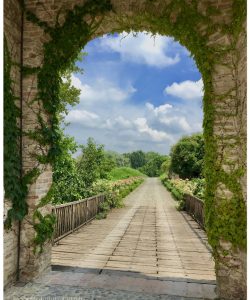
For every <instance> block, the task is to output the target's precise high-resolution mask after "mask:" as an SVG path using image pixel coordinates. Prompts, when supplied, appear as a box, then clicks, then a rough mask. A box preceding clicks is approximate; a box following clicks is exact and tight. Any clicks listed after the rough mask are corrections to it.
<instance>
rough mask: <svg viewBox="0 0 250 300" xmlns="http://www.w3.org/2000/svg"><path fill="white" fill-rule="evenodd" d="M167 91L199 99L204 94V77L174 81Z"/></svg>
mask: <svg viewBox="0 0 250 300" xmlns="http://www.w3.org/2000/svg"><path fill="white" fill-rule="evenodd" d="M165 93H166V94H169V95H172V96H175V97H179V98H182V99H187V100H192V99H199V98H201V97H202V96H203V82H202V79H200V80H198V81H191V80H186V81H182V82H180V83H177V82H174V83H173V84H171V85H169V86H167V87H166V88H165Z"/></svg>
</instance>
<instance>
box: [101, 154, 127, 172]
mask: <svg viewBox="0 0 250 300" xmlns="http://www.w3.org/2000/svg"><path fill="white" fill-rule="evenodd" d="M105 155H107V156H108V157H109V158H110V159H111V160H112V161H113V162H114V163H115V166H116V167H118V168H119V167H130V160H129V157H128V156H127V155H126V154H120V153H118V152H116V151H105Z"/></svg>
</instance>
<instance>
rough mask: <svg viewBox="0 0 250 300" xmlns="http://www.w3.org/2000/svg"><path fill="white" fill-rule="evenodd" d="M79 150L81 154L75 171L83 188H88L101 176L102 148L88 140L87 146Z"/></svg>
mask: <svg viewBox="0 0 250 300" xmlns="http://www.w3.org/2000/svg"><path fill="white" fill-rule="evenodd" d="M81 148H82V154H81V156H80V158H79V159H78V162H77V169H78V172H79V174H80V176H81V180H82V181H83V182H84V183H85V187H86V188H90V187H91V186H92V184H93V183H94V182H95V181H96V180H97V179H100V178H101V176H103V172H104V170H102V163H103V160H104V147H103V145H98V144H96V142H95V141H94V139H92V138H88V141H87V145H86V146H84V145H82V146H81Z"/></svg>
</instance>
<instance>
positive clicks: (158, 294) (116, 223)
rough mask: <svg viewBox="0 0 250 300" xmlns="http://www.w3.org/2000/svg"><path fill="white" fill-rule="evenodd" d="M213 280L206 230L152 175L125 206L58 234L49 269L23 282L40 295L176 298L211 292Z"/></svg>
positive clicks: (207, 296)
mask: <svg viewBox="0 0 250 300" xmlns="http://www.w3.org/2000/svg"><path fill="white" fill-rule="evenodd" d="M215 287H216V281H215V272H214V262H213V259H212V256H211V252H210V249H209V246H208V244H207V238H206V234H205V232H204V231H203V230H202V229H200V228H199V226H198V224H197V223H196V222H194V221H193V220H192V218H191V217H190V216H188V215H187V214H186V213H185V212H179V211H177V210H176V202H175V201H174V200H173V199H172V197H171V195H170V193H169V192H168V191H166V189H165V187H164V186H163V185H162V184H161V182H160V180H159V179H157V178H148V179H146V180H145V182H144V183H143V184H142V185H141V186H140V187H138V188H137V189H136V190H135V191H134V192H132V193H131V194H130V195H129V196H127V197H126V200H125V206H124V207H123V208H119V209H114V210H112V211H111V212H110V213H109V214H108V217H107V218H106V219H103V220H93V221H92V222H91V223H89V224H88V225H86V226H84V227H82V228H80V229H79V230H78V231H76V232H75V233H73V234H71V235H69V236H67V237H65V238H64V239H62V240H60V241H59V245H56V246H54V247H53V251H52V271H51V272H48V273H46V274H44V275H43V276H42V277H40V278H38V279H37V280H34V281H33V282H32V283H29V284H27V285H26V286H25V287H22V288H21V289H22V295H29V290H32V293H31V294H30V295H32V296H37V297H38V296H40V297H41V296H54V297H55V296H57V297H62V296H64V297H66V296H67V297H76V298H75V299H117V300H118V299H119V300H120V299H131V300H133V299H145V300H147V299H176V300H179V299H214V298H215V297H216V294H215ZM15 289H16V295H18V293H19V292H20V288H17V287H16V288H15ZM18 290H19V292H18ZM25 290H26V294H25ZM77 297H79V298H77ZM6 299H11V298H6ZM17 299H18V298H17ZM20 299H22V298H20ZM58 299H60V298H58Z"/></svg>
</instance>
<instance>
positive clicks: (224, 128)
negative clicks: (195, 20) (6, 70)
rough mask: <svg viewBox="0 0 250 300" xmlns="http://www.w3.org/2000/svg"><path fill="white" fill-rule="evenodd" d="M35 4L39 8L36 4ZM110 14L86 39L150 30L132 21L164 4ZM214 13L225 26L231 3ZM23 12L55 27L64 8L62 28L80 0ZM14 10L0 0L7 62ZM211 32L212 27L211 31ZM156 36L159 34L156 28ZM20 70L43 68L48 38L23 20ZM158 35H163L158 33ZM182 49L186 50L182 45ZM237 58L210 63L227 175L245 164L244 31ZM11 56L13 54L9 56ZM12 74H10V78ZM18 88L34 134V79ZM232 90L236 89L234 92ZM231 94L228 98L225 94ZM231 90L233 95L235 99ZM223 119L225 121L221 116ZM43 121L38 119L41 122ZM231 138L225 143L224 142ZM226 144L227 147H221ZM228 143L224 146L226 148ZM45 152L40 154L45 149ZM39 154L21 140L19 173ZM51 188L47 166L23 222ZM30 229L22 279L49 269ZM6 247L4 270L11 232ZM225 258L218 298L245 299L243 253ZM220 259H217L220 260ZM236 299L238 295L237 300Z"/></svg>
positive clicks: (50, 2) (219, 37)
mask: <svg viewBox="0 0 250 300" xmlns="http://www.w3.org/2000/svg"><path fill="white" fill-rule="evenodd" d="M41 2H42V4H43V5H41ZM111 2H112V3H113V5H114V8H115V10H114V11H113V12H111V13H108V14H107V15H105V17H104V19H103V23H102V26H101V27H100V29H99V31H98V32H96V33H95V35H94V36H93V37H92V38H95V37H96V36H99V35H102V34H105V33H109V32H113V31H117V30H124V29H131V28H132V29H134V30H135V31H136V30H137V31H138V30H148V31H150V30H152V31H153V30H155V29H156V28H155V27H154V24H153V23H154V22H153V21H152V22H150V21H149V20H150V18H145V20H142V21H141V22H140V24H139V25H138V23H137V22H136V20H137V19H138V17H141V16H142V15H143V14H144V13H145V12H147V13H148V15H150V16H152V19H151V20H157V17H159V16H160V14H161V11H162V8H163V7H164V6H165V5H166V4H167V5H168V3H169V2H170V1H168V0H166V1H160V0H155V1H143V0H140V1H138V0H130V1H127V0H119V1H116V0H113V1H111ZM211 2H213V3H214V5H215V6H216V8H218V9H220V10H221V11H222V14H221V15H220V16H215V17H214V19H213V22H214V24H216V25H218V24H220V23H224V24H229V23H230V22H231V18H232V1H231V0H218V1H211ZM25 3H26V5H27V9H29V10H31V11H32V12H33V13H35V14H36V15H37V16H38V17H39V18H40V19H41V20H43V21H46V22H48V23H49V25H51V26H53V25H54V24H55V20H56V16H57V13H58V12H59V11H60V8H61V7H63V8H64V9H63V10H62V11H61V14H60V16H59V18H58V20H59V22H60V23H63V21H64V18H65V9H72V8H73V7H74V6H75V5H76V4H83V3H84V1H83V0H42V1H34V0H26V1H25ZM208 3H209V1H205V0H201V1H199V10H200V11H201V12H202V13H203V14H204V15H205V14H206V7H207V5H208ZM20 15H21V12H20V7H19V5H18V2H16V1H14V0H6V1H5V24H6V25H5V32H6V35H7V36H8V41H9V43H10V44H12V45H13V47H12V49H13V57H16V58H18V59H19V57H20V52H19V49H20V47H19V46H20ZM177 15H178V11H175V12H173V14H172V15H171V20H172V18H173V22H175V20H176V18H177ZM215 27H216V26H215ZM157 30H158V32H159V33H161V30H160V29H159V28H158V29H157ZM197 30H200V31H199V32H200V33H201V32H203V31H204V30H206V25H205V26H202V25H201V28H198V29H197ZM23 33H24V38H23V42H24V47H23V51H24V56H23V59H24V65H25V66H31V67H39V66H41V65H42V64H43V45H44V43H45V42H46V41H48V39H49V36H48V35H47V34H46V33H44V31H43V29H42V28H41V27H39V26H37V25H35V24H33V23H31V22H29V21H27V20H26V19H25V20H24V32H23ZM163 34H164V31H163ZM228 45H230V36H229V35H228V34H225V33H222V32H219V31H218V32H213V33H211V35H209V36H208V40H207V45H206V46H207V47H217V46H218V47H220V46H225V47H226V46H228ZM186 46H187V47H188V45H186ZM236 48H237V49H238V50H239V51H238V54H237V53H236V52H235V51H231V50H230V51H229V52H228V53H225V55H224V56H221V57H220V59H218V57H217V56H216V57H214V61H215V62H216V66H215V72H214V74H213V78H212V86H213V92H214V99H212V100H211V101H212V103H211V104H212V105H213V108H214V117H215V122H214V128H213V131H214V132H213V134H214V136H215V137H218V138H219V140H222V141H223V143H222V144H221V152H220V154H221V156H220V157H218V161H219V160H220V161H219V164H220V166H221V168H223V170H224V171H225V172H228V173H230V172H232V170H231V169H230V168H231V167H232V166H233V167H234V168H238V167H239V166H242V165H244V164H245V162H246V151H245V150H246V149H245V148H246V128H245V127H246V126H245V125H246V74H245V71H246V53H245V49H246V41H245V34H244V30H243V29H242V34H241V35H240V36H239V39H238V43H237V47H236ZM237 49H236V50H237ZM14 53H15V54H14ZM14 73H15V74H14ZM14 73H13V77H14V78H15V82H16V86H15V91H16V93H17V94H18V92H19V90H18V87H19V83H20V78H19V77H18V76H19V75H18V72H17V71H16V72H14ZM22 86H23V99H24V103H23V127H24V130H27V129H34V128H36V126H37V120H36V114H35V113H34V112H36V111H37V110H38V109H39V107H38V106H37V104H35V103H32V104H30V103H31V102H30V100H32V99H34V98H35V97H36V95H37V77H36V74H32V75H29V76H26V77H25V78H24V80H23V82H22ZM235 87H237V89H235ZM230 90H234V92H232V94H231V93H230V92H229V91H230ZM235 91H236V92H237V94H236V95H235V94H234V93H235ZM224 94H227V95H228V97H227V98H223V101H221V99H222V97H221V96H223V95H224ZM227 114H228V116H229V117H225V116H227ZM47 117H48V116H44V118H45V119H46V118H47ZM230 136H231V137H232V139H231V140H230V139H228V137H230ZM235 138H237V140H238V141H239V138H240V142H238V143H237V145H236V144H235V146H232V143H231V142H232V141H234V139H235ZM225 141H227V142H225ZM228 142H229V144H228ZM45 150H46V149H45ZM39 151H41V150H40V148H39V145H38V144H36V143H35V142H34V141H33V140H30V139H28V138H24V139H23V167H24V172H26V171H28V170H30V169H32V168H33V167H34V166H35V165H36V161H35V159H34V157H32V155H30V154H31V153H32V152H36V153H37V152H39ZM240 180H241V184H242V187H243V190H244V192H245V196H246V178H245V176H244V177H242V178H241V179H240ZM50 184H51V169H50V167H49V166H47V167H46V169H44V170H43V172H42V175H41V176H40V177H39V178H38V179H37V181H36V182H35V183H34V184H33V185H32V186H31V189H30V193H29V195H28V204H29V214H28V216H27V220H29V218H32V212H33V211H34V208H35V206H36V204H37V203H38V202H39V200H40V199H41V197H42V196H44V195H45V194H46V192H47V191H48V189H49V187H50ZM221 196H223V197H225V198H226V200H228V201H230V199H231V198H230V196H231V192H230V191H229V190H228V189H227V188H226V187H225V186H223V185H222V184H221V185H219V187H218V190H217V195H216V197H217V198H216V199H215V200H216V201H220V200H219V199H220V197H221ZM44 210H45V211H48V212H49V211H50V207H46V208H45V209H44ZM34 234H35V232H34V230H33V228H32V226H30V225H29V222H27V221H25V222H23V224H22V235H21V275H22V279H23V280H26V279H30V278H32V277H34V276H36V275H38V274H39V273H40V272H41V271H42V270H44V269H45V268H46V267H48V266H49V265H50V247H51V246H50V245H47V246H46V247H45V251H44V252H43V254H41V255H36V256H35V255H34V254H33V252H32V250H33V249H32V240H33V238H34ZM11 238H12V240H13V243H12V242H8V243H7V242H6V246H7V247H10V248H8V249H7V250H6V255H7V258H6V262H7V265H8V266H6V269H9V270H10V265H11V263H10V261H11V262H14V261H15V259H16V257H15V255H16V254H15V253H16V248H14V246H13V249H11V245H12V244H16V236H15V235H14V234H13V232H12V233H9V234H8V238H7V240H8V239H9V240H8V241H11ZM221 246H222V248H223V249H225V250H227V249H228V247H230V245H229V244H228V243H224V242H223V241H222V242H221ZM11 250H13V255H11V256H10V257H11V258H10V257H9V258H8V255H9V251H11ZM230 255H231V256H228V257H227V258H226V260H227V262H229V266H228V267H225V266H224V265H223V264H217V280H218V286H219V291H220V296H221V298H225V299H241V297H244V294H245V278H246V269H245V267H246V253H245V252H244V251H241V250H239V249H237V250H236V251H235V252H234V253H230ZM222 259H223V258H222ZM15 267H16V266H15V265H13V268H12V266H11V268H12V269H11V270H10V271H8V272H7V275H6V276H7V277H9V278H11V275H8V274H11V273H12V274H14V270H15ZM239 295H240V296H239Z"/></svg>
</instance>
